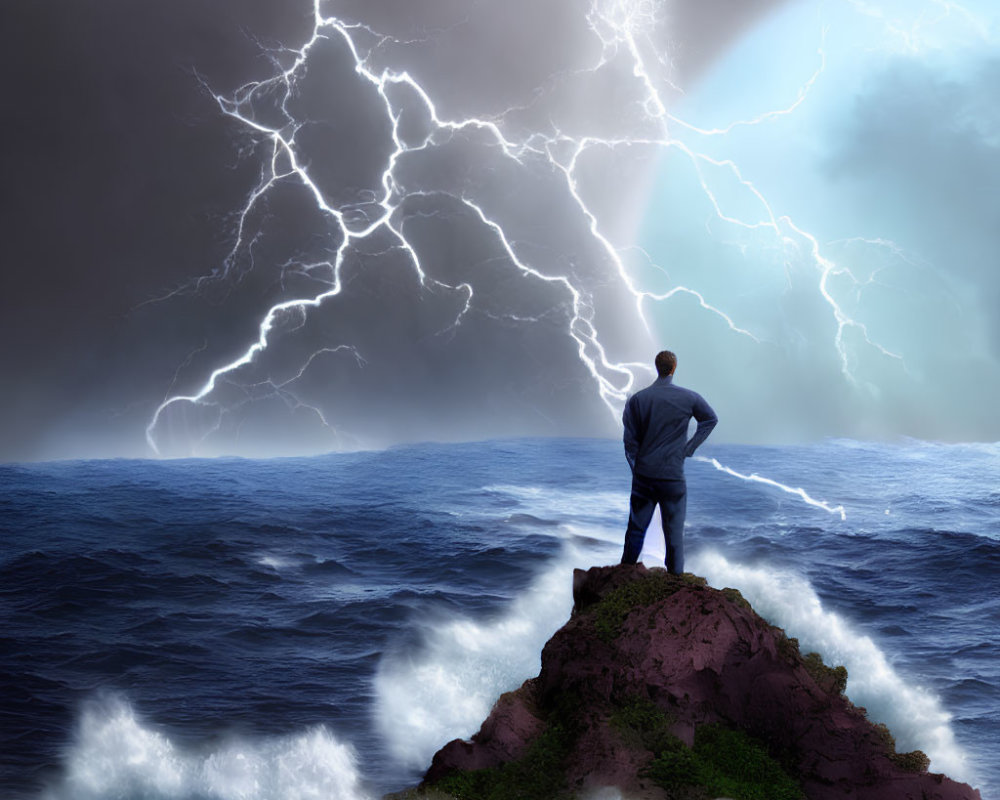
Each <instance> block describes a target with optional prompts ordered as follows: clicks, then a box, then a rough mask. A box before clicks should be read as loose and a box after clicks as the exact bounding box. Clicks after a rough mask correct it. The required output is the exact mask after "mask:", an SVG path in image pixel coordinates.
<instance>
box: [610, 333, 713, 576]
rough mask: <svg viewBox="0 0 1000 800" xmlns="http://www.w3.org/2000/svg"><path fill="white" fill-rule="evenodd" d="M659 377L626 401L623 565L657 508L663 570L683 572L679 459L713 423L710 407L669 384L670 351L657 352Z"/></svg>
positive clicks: (673, 364) (673, 359)
mask: <svg viewBox="0 0 1000 800" xmlns="http://www.w3.org/2000/svg"><path fill="white" fill-rule="evenodd" d="M655 364H656V373H657V375H659V377H658V378H657V379H656V381H654V382H653V383H652V384H651V385H650V386H647V387H646V388H645V389H643V390H642V391H639V392H636V393H635V394H634V395H632V396H631V397H630V398H629V399H628V402H627V403H625V412H624V413H623V414H622V422H623V423H624V425H625V458H626V459H627V460H628V465H629V466H630V467H631V468H632V497H631V499H630V500H629V515H628V528H627V529H626V531H625V552H624V553H622V564H634V563H636V561H638V560H639V553H641V552H642V541H643V539H645V538H646V529H647V528H648V527H649V522H650V520H651V519H652V518H653V509H654V508H655V507H656V506H657V504H659V506H660V517H661V518H662V521H663V538H664V540H665V542H666V548H667V557H666V564H667V571H668V572H672V573H675V574H679V573H681V572H683V571H684V516H685V512H686V511H687V483H686V481H685V480H684V459H685V458H690V457H691V456H693V455H694V451H695V450H697V449H698V445H700V444H701V443H702V442H703V441H705V439H706V438H707V437H708V434H710V433H711V432H712V428H714V427H715V425H716V423H718V421H719V418H718V417H717V416H716V415H715V412H714V411H713V410H712V407H711V406H710V405H709V404H708V403H706V402H705V399H704V398H703V397H702V396H701V395H700V394H698V393H697V392H692V391H691V390H690V389H685V388H683V387H681V386H675V385H674V370H675V369H677V356H675V355H674V354H673V353H671V352H670V351H669V350H664V351H662V352H660V353H657V354H656V361H655ZM691 417H694V418H695V419H696V420H698V429H697V430H696V431H695V433H694V436H692V437H691V438H690V439H688V438H687V432H688V423H689V422H690V421H691Z"/></svg>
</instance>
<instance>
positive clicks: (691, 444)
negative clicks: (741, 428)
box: [684, 394, 719, 458]
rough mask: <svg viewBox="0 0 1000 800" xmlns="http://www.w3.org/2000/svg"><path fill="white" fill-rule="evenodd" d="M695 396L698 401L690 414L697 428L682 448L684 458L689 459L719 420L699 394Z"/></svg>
mask: <svg viewBox="0 0 1000 800" xmlns="http://www.w3.org/2000/svg"><path fill="white" fill-rule="evenodd" d="M696 396H697V398H698V399H697V400H695V404H694V408H693V409H692V412H691V413H692V416H693V417H694V418H695V419H696V420H698V428H697V430H695V432H694V436H692V437H691V438H690V439H688V443H687V446H686V447H685V448H684V457H685V458H691V456H693V455H694V451H695V450H697V449H698V445H700V444H701V443H702V442H704V441H705V440H706V439H707V438H708V434H710V433H711V432H712V428H714V427H715V426H716V425H718V424H719V418H718V417H717V416H716V415H715V412H714V411H713V410H712V407H711V406H710V405H709V404H708V403H706V402H705V398H704V397H702V396H701V395H700V394H699V395H696Z"/></svg>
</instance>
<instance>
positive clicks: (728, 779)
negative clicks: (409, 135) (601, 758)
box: [644, 725, 805, 800]
mask: <svg viewBox="0 0 1000 800" xmlns="http://www.w3.org/2000/svg"><path fill="white" fill-rule="evenodd" d="M644 774H645V775H646V777H649V778H650V779H651V780H652V781H654V782H655V783H656V784H658V785H659V786H661V787H663V788H664V789H667V790H668V791H673V790H676V789H678V788H680V787H683V786H698V787H703V788H704V789H705V790H706V791H707V792H708V794H709V795H711V796H712V797H720V796H722V797H732V798H735V799H736V800H802V798H804V797H805V795H804V794H803V793H802V789H801V787H800V786H799V784H798V783H797V782H796V781H795V780H794V779H793V778H792V777H791V776H790V775H789V774H788V773H787V772H785V770H784V769H783V768H782V766H781V764H779V763H778V762H777V761H776V760H775V759H774V758H772V757H771V756H770V754H769V753H768V752H767V748H766V747H765V746H764V745H763V744H761V743H760V742H759V741H757V740H756V739H754V738H753V737H752V736H749V735H748V734H746V733H744V732H743V731H738V730H730V729H729V728H724V727H722V726H721V725H703V726H701V727H700V728H698V730H697V731H695V737H694V747H693V748H690V749H688V748H686V747H684V746H683V745H682V746H681V747H680V748H676V747H674V748H672V749H669V750H665V751H663V752H661V753H660V754H658V755H657V757H656V758H654V759H653V761H652V762H651V763H650V765H649V767H647V769H646V772H645V773H644Z"/></svg>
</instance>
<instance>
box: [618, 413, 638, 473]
mask: <svg viewBox="0 0 1000 800" xmlns="http://www.w3.org/2000/svg"><path fill="white" fill-rule="evenodd" d="M634 400H635V395H632V397H630V398H629V399H628V402H626V403H625V410H624V411H623V412H622V426H623V427H624V428H625V434H624V440H625V460H626V461H628V466H629V469H631V470H632V471H633V472H635V459H636V456H638V455H639V435H638V426H637V422H638V420H637V419H636V411H635V402H633V401H634Z"/></svg>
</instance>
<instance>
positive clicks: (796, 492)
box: [694, 456, 847, 520]
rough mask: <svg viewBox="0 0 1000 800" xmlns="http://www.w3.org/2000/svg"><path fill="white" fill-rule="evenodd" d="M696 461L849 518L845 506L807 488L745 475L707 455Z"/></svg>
mask: <svg viewBox="0 0 1000 800" xmlns="http://www.w3.org/2000/svg"><path fill="white" fill-rule="evenodd" d="M694 460H695V461H703V462H704V463H706V464H711V465H712V466H713V467H715V468H716V469H717V470H719V472H724V473H726V475H732V476H733V477H734V478H739V479H740V480H743V481H747V482H749V483H762V484H764V485H765V486H773V487H774V488H775V489H780V490H781V491H783V492H786V493H788V494H794V495H797V496H798V497H800V498H802V501H803V502H804V503H806V504H807V505H810V506H813V507H814V508H821V509H823V510H824V511H826V512H827V513H828V514H840V519H841V520H845V519H847V512H846V511H845V510H844V507H843V506H831V505H830V504H829V503H827V502H826V501H825V500H816V499H814V498H812V497H810V496H809V494H808V493H807V492H806V490H805V489H801V488H793V487H791V486H787V485H785V484H784V483H779V482H778V481H776V480H772V479H771V478H765V477H763V476H762V475H758V474H757V473H755V472H754V473H751V474H750V475H745V474H744V473H742V472H737V471H736V470H734V469H732V468H731V467H727V466H726V465H725V464H720V463H719V462H718V460H716V459H714V458H705V456H694Z"/></svg>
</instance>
